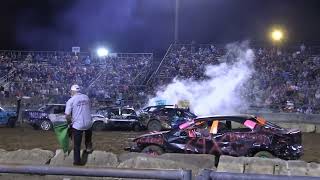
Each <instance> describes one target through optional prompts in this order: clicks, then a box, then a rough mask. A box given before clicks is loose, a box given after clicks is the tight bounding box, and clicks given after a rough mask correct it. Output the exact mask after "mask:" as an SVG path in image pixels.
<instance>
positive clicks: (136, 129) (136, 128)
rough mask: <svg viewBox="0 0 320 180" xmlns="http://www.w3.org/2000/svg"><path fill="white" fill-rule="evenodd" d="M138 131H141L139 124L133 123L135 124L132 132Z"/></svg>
mask: <svg viewBox="0 0 320 180" xmlns="http://www.w3.org/2000/svg"><path fill="white" fill-rule="evenodd" d="M140 129H141V127H140V124H138V123H135V124H134V125H133V130H134V131H140Z"/></svg>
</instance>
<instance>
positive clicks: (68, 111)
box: [64, 100, 72, 124]
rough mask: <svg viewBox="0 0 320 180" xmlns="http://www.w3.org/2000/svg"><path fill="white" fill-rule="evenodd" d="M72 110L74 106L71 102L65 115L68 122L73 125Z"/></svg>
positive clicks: (68, 103) (68, 102)
mask: <svg viewBox="0 0 320 180" xmlns="http://www.w3.org/2000/svg"><path fill="white" fill-rule="evenodd" d="M71 110H72V105H71V102H70V100H69V101H67V103H66V110H65V112H64V114H65V115H66V120H67V122H68V124H71V123H72V116H71Z"/></svg>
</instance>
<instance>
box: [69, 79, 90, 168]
mask: <svg viewBox="0 0 320 180" xmlns="http://www.w3.org/2000/svg"><path fill="white" fill-rule="evenodd" d="M70 93H71V98H70V99H69V100H68V101H67V104H66V109H65V115H66V119H67V121H68V122H69V123H70V124H71V128H72V136H73V164H74V165H83V164H82V162H81V157H80V150H81V141H82V134H83V132H84V133H85V147H86V149H85V151H84V153H91V152H92V151H93V150H92V119H91V109H90V99H89V97H88V96H87V95H85V94H82V93H80V87H79V86H78V85H76V84H75V85H72V86H71V91H70Z"/></svg>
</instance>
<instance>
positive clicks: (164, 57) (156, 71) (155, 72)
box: [147, 44, 173, 84]
mask: <svg viewBox="0 0 320 180" xmlns="http://www.w3.org/2000/svg"><path fill="white" fill-rule="evenodd" d="M172 45H173V44H170V46H169V48H168V50H167V52H166V54H165V55H164V56H163V58H162V60H161V62H160V64H159V66H158V68H157V69H156V70H155V71H154V73H152V75H151V76H150V77H149V79H148V81H147V84H148V83H149V81H150V80H151V79H152V78H153V76H154V75H156V74H157V73H158V71H159V69H160V67H161V65H162V63H163V61H164V60H165V59H166V57H167V56H168V54H169V52H170V50H171V47H172Z"/></svg>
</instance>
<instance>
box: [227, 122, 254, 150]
mask: <svg viewBox="0 0 320 180" xmlns="http://www.w3.org/2000/svg"><path fill="white" fill-rule="evenodd" d="M232 126H233V127H232V129H231V131H229V132H226V133H225V134H224V137H223V138H222V139H221V141H222V142H227V143H228V145H229V146H228V147H227V148H226V149H225V150H224V151H223V154H225V155H231V156H246V155H248V154H249V153H250V149H251V148H252V146H253V145H255V144H256V143H257V140H258V139H259V137H258V136H259V134H257V131H256V130H255V126H256V123H255V122H254V121H251V120H245V121H244V122H243V123H242V121H232Z"/></svg>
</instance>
